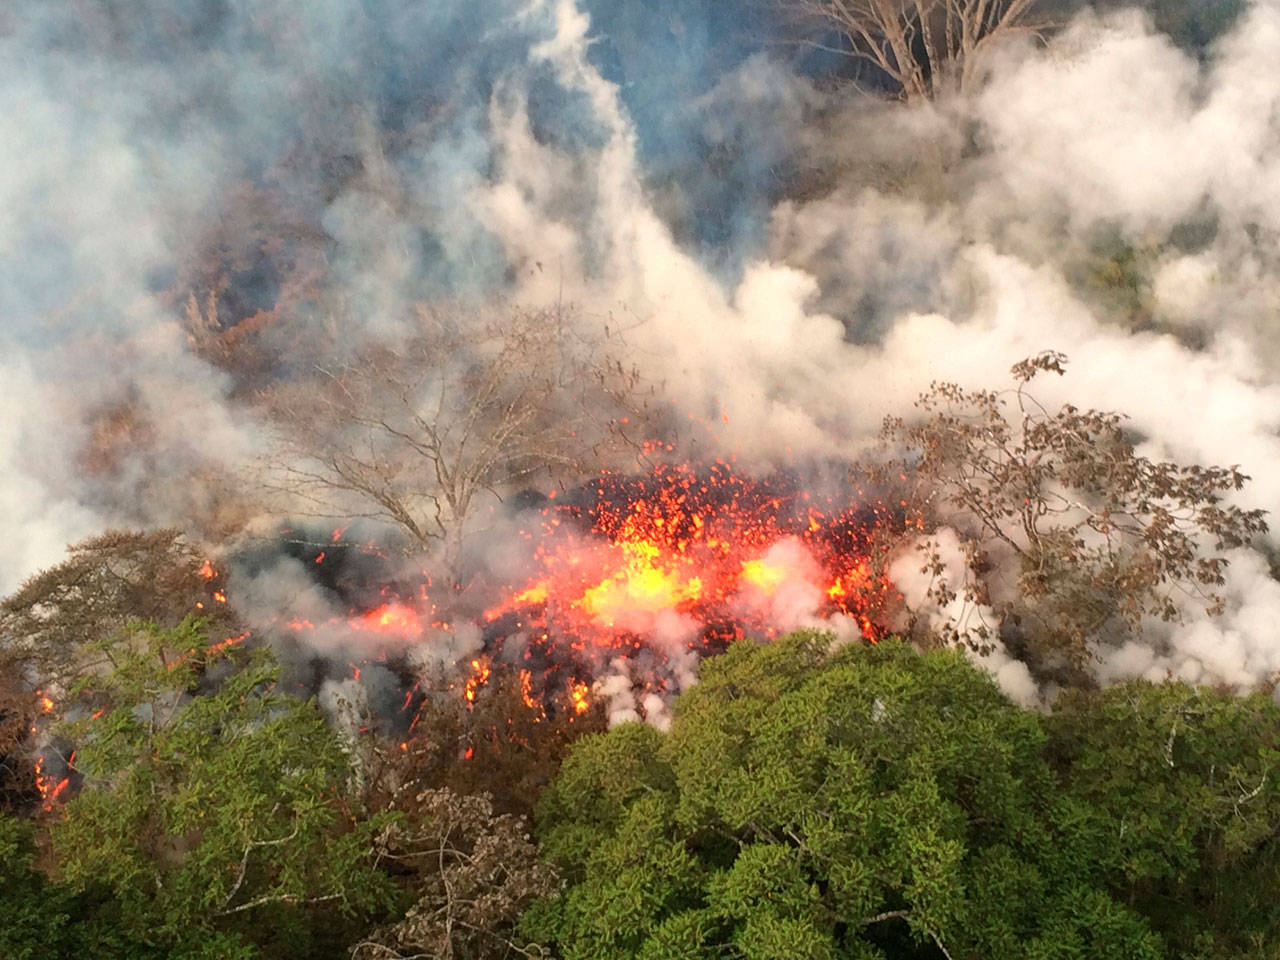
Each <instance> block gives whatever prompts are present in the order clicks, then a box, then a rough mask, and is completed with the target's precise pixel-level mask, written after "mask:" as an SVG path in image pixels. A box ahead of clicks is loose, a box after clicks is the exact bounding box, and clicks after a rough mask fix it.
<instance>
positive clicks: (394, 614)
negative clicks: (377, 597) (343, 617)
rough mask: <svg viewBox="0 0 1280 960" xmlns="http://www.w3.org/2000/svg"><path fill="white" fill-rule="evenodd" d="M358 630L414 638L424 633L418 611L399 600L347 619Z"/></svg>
mask: <svg viewBox="0 0 1280 960" xmlns="http://www.w3.org/2000/svg"><path fill="white" fill-rule="evenodd" d="M347 622H348V623H349V624H350V625H351V626H352V627H353V628H355V629H356V630H369V631H372V632H374V633H385V634H389V635H391V636H397V637H401V638H403V639H405V640H414V639H416V638H418V637H421V636H422V634H423V627H422V620H421V618H420V617H419V616H418V611H417V610H415V609H414V608H413V607H410V606H408V605H407V604H404V603H400V602H398V601H388V602H387V603H384V604H382V605H381V606H378V607H374V608H373V609H372V610H370V611H369V612H368V613H362V614H357V615H356V616H353V617H351V618H350V619H349V620H348V621H347Z"/></svg>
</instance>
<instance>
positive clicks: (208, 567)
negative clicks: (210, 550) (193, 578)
mask: <svg viewBox="0 0 1280 960" xmlns="http://www.w3.org/2000/svg"><path fill="white" fill-rule="evenodd" d="M217 575H218V571H217V570H215V569H213V564H212V563H210V562H209V561H208V560H205V561H204V562H203V563H201V564H200V576H202V577H204V579H206V580H212V579H213V578H214V577H216V576H217Z"/></svg>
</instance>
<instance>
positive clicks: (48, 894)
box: [0, 816, 163, 960]
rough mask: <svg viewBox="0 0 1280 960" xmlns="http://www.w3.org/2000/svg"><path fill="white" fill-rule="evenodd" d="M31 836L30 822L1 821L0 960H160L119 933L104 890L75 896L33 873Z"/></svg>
mask: <svg viewBox="0 0 1280 960" xmlns="http://www.w3.org/2000/svg"><path fill="white" fill-rule="evenodd" d="M35 833H36V831H35V830H34V828H33V827H32V825H31V824H30V823H26V822H20V821H17V820H14V819H11V818H9V817H5V816H0V917H3V922H0V957H3V958H4V960H48V958H50V957H92V958H94V960H115V958H119V960H147V958H155V960H160V958H161V957H162V956H163V954H161V953H160V952H158V951H156V950H153V949H151V948H149V947H147V946H146V945H144V944H141V943H138V942H136V941H131V940H130V939H129V938H128V937H127V936H126V935H125V934H124V933H123V931H121V930H120V929H119V927H118V925H117V923H116V918H115V915H114V910H113V909H112V907H113V905H112V902H111V898H110V894H109V892H108V891H106V890H103V889H102V888H101V887H97V886H91V887H89V888H87V889H84V890H79V891H77V890H75V889H73V888H71V887H70V886H68V885H66V884H61V883H57V882H55V881H52V880H50V879H49V878H47V877H46V876H45V875H44V874H42V873H40V872H39V871H37V870H36V869H34V867H33V861H34V859H35V857H36V850H35V846H34V839H35Z"/></svg>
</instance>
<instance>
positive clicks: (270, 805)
mask: <svg viewBox="0 0 1280 960" xmlns="http://www.w3.org/2000/svg"><path fill="white" fill-rule="evenodd" d="M144 632H146V633H147V634H148V636H149V643H148V644H147V645H146V646H145V648H143V649H140V648H139V647H138V645H137V644H136V643H132V644H130V645H128V646H126V647H125V648H124V649H120V648H116V649H115V650H112V651H110V655H111V656H112V658H113V659H114V669H113V670H112V671H110V672H109V673H107V674H105V675H102V676H91V677H89V678H87V679H86V680H85V681H83V682H82V684H81V689H80V690H78V691H77V694H78V695H79V696H81V697H83V698H84V700H85V702H87V703H89V704H90V705H91V706H92V707H93V708H95V709H94V712H93V713H92V714H91V715H89V716H87V717H85V718H84V719H82V720H80V721H78V722H75V723H72V724H69V725H68V726H67V728H66V730H65V733H66V734H67V736H68V737H69V738H70V739H71V740H72V741H73V742H74V743H76V745H77V750H76V754H75V768H76V770H77V771H78V772H79V774H80V775H81V776H83V778H84V780H83V787H82V789H81V790H80V792H79V793H78V795H77V796H75V797H74V798H73V799H72V800H70V802H68V803H67V805H66V808H65V810H64V812H63V814H62V816H61V817H60V818H59V819H58V820H57V821H56V822H55V823H53V824H52V826H51V838H52V849H53V853H54V855H55V858H56V864H57V873H58V875H59V876H60V877H61V879H62V880H63V881H64V882H65V884H66V885H67V886H68V888H69V889H70V890H72V891H76V892H80V891H86V890H89V889H92V888H106V889H108V890H109V891H110V892H111V894H112V896H113V898H114V901H115V905H114V909H115V910H117V911H118V926H119V929H120V931H122V933H123V934H124V935H126V936H127V937H129V938H132V939H135V940H137V941H139V942H142V943H147V944H151V945H153V946H155V947H157V948H163V952H164V955H166V956H170V957H219V958H227V957H252V956H259V955H271V954H273V953H277V952H278V953H279V954H280V955H286V956H307V955H309V952H310V948H309V946H308V944H307V942H306V936H307V933H308V931H309V930H311V931H314V930H316V929H318V926H317V925H315V924H312V923H309V922H308V911H313V910H324V911H325V913H326V917H327V916H328V915H329V914H332V920H330V919H326V922H325V924H323V926H325V927H328V928H330V929H331V930H333V931H337V930H338V929H339V928H340V927H341V923H339V922H338V918H339V917H341V916H343V915H348V916H349V915H352V914H354V913H357V912H360V911H365V910H368V909H370V908H373V907H376V906H378V905H380V904H384V903H386V902H387V901H388V900H389V897H390V895H391V893H390V886H389V882H388V880H387V879H386V877H385V876H384V875H383V874H382V873H381V872H379V871H378V870H377V869H376V864H375V863H374V855H373V843H372V836H371V834H372V832H373V830H375V829H377V828H378V826H379V823H378V821H377V818H374V819H373V820H364V819H362V818H359V817H358V816H356V815H355V814H354V813H353V812H352V808H351V806H350V804H349V801H348V797H349V793H348V773H349V764H348V759H347V757H346V756H345V755H344V754H343V752H342V750H341V749H340V747H339V745H338V741H337V739H336V737H335V735H334V734H333V732H332V731H331V730H330V729H329V728H328V727H327V726H326V724H325V722H324V720H323V718H322V717H321V716H320V714H319V712H318V711H317V710H316V709H315V707H314V705H313V704H311V703H309V702H306V701H303V700H300V699H298V698H296V697H292V696H288V695H286V694H284V693H281V692H280V691H279V690H278V689H277V686H276V685H277V680H278V671H277V668H276V666H275V665H274V663H273V662H272V661H271V658H270V655H269V653H268V652H267V651H264V650H253V651H248V650H244V649H242V648H240V647H238V646H236V645H228V644H226V643H225V642H224V643H220V644H210V643H209V642H208V640H207V639H206V637H205V636H204V635H203V633H202V632H201V628H200V625H199V624H198V623H193V622H190V621H188V622H186V623H184V624H182V625H180V626H179V627H177V628H175V629H172V630H160V629H159V628H150V629H149V630H146V631H144Z"/></svg>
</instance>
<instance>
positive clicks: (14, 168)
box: [0, 0, 1280, 709]
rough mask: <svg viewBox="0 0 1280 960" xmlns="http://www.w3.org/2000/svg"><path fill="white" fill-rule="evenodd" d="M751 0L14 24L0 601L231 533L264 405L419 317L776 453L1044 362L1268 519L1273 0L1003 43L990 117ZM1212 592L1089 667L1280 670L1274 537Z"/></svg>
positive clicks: (5, 178) (2, 41) (1277, 360)
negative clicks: (902, 90)
mask: <svg viewBox="0 0 1280 960" xmlns="http://www.w3.org/2000/svg"><path fill="white" fill-rule="evenodd" d="M729 6H730V5H728V4H714V3H707V2H693V0H689V2H685V3H679V4H673V5H671V12H670V14H669V15H668V16H666V17H661V18H660V17H645V18H639V19H637V18H636V17H635V15H634V10H635V6H634V4H626V3H623V2H621V0H613V2H607V0H596V2H592V3H585V2H584V3H575V2H573V0H534V2H529V3H517V2H515V0H497V2H493V3H487V4H475V3H462V2H454V0H440V2H437V3H432V4H421V3H411V2H408V0H404V2H401V0H393V2H389V3H386V4H382V5H380V6H379V9H378V13H377V14H376V15H375V14H373V13H371V12H369V10H368V9H367V8H366V7H365V6H364V5H362V4H358V3H356V2H354V0H320V2H316V3H309V4H306V5H303V6H298V5H296V4H284V3H281V2H277V0H190V2H184V3H176V4H175V3H172V2H163V3H162V2H159V0H155V2H145V3H136V2H135V3H130V4H124V3H118V2H109V0H102V2H99V3H96V4H89V5H87V6H86V5H72V4H65V5H59V4H49V5H29V8H25V9H21V10H18V11H16V12H14V13H11V14H9V15H8V18H7V20H6V21H5V23H4V24H3V25H2V26H0V118H3V119H0V144H2V145H3V146H0V171H3V173H2V175H0V211H2V212H0V252H3V254H4V257H3V258H2V260H0V345H2V346H3V350H4V354H3V356H4V360H3V361H2V369H3V373H4V376H3V378H2V381H0V382H3V387H0V390H3V397H4V408H5V410H6V412H7V413H8V414H9V417H8V418H7V423H6V425H5V426H4V427H3V428H0V465H2V466H3V474H2V476H3V479H2V480H0V507H3V508H4V509H3V511H2V512H0V516H3V518H4V519H3V520H0V524H3V533H4V534H6V537H5V539H6V542H8V543H10V544H11V545H13V546H12V547H11V549H10V550H8V551H6V553H5V555H4V557H3V559H0V588H4V589H9V588H12V587H13V586H14V585H16V583H17V582H18V581H19V580H20V579H21V578H22V577H24V576H26V575H28V574H30V573H31V572H33V571H34V570H35V569H36V568H37V567H39V566H42V565H47V564H49V563H52V562H53V561H55V560H56V559H57V555H58V553H59V551H60V548H61V545H62V544H64V543H65V542H67V541H69V540H72V539H75V538H78V537H81V536H84V535H87V534H89V533H92V532H95V531H96V530H99V529H101V528H102V527H104V526H109V525H119V524H161V523H174V522H177V523H179V524H181V525H184V526H187V527H188V528H192V527H194V528H196V530H197V531H198V532H200V533H203V534H204V535H205V536H207V537H208V538H210V539H218V538H220V537H221V536H223V535H225V534H226V533H227V532H228V531H231V530H244V529H246V528H247V527H250V526H251V525H252V523H253V522H254V521H255V520H257V519H258V515H259V514H260V513H261V511H262V509H263V508H262V507H261V505H260V504H258V503H257V502H255V501H254V500H253V498H252V497H248V496H246V495H245V493H244V491H243V489H241V488H242V487H243V484H239V485H238V484H237V480H238V479H241V478H243V476H244V474H245V471H246V469H247V466H246V465H247V464H248V463H249V462H250V461H251V460H252V459H254V458H261V457H263V456H266V457H270V456H271V453H272V449H271V447H270V442H269V439H268V438H269V434H268V432H267V431H266V430H265V429H264V427H263V425H262V422H261V417H260V413H259V411H258V410H257V409H256V408H255V406H254V401H253V398H254V395H255V392H256V391H257V390H259V389H261V388H263V387H266V386H270V385H272V384H273V383H279V382H287V381H289V380H291V379H293V378H295V377H299V376H301V371H304V370H305V369H307V367H308V366H309V365H310V364H313V363H314V362H316V360H317V355H318V354H319V353H320V352H321V351H323V350H329V349H332V350H339V351H341V350H346V349H349V348H351V347H352V346H353V345H357V344H362V343H368V342H370V341H381V342H385V343H386V344H388V345H391V346H394V345H395V343H396V342H397V340H398V338H400V337H402V336H404V334H405V330H404V318H405V316H406V315H408V313H409V311H410V309H411V307H412V305H413V304H415V303H418V302H426V303H448V304H450V305H453V306H455V307H458V306H459V305H461V307H462V308H463V309H471V310H474V311H475V313H476V315H477V316H481V315H484V314H485V313H486V312H487V311H490V310H491V309H492V307H491V305H492V304H493V303H494V302H496V301H497V300H501V301H502V302H517V303H522V304H530V305H534V306H539V305H541V306H549V305H556V304H563V303H572V304H574V305H576V306H577V307H578V308H579V310H578V311H577V312H576V313H575V314H574V316H575V319H574V322H575V323H579V324H581V325H582V328H583V332H584V334H589V335H590V336H592V337H596V336H600V335H601V334H602V332H603V331H604V330H605V328H608V330H609V333H610V336H615V337H616V336H621V337H623V338H625V341H626V342H627V344H628V356H629V357H630V358H631V359H632V361H633V362H634V363H635V364H636V365H637V366H638V367H639V368H640V369H641V370H642V372H643V373H644V374H645V375H646V377H648V378H649V379H650V380H651V382H653V383H655V384H659V385H661V390H662V394H663V397H662V399H663V402H664V403H665V404H667V405H668V406H669V408H670V411H671V413H672V422H675V423H678V424H680V425H681V427H680V431H679V436H678V437H677V438H673V439H674V440H675V441H676V442H677V444H678V447H679V450H680V452H681V454H683V455H685V456H688V457H690V458H693V459H697V458H700V457H714V456H721V455H736V456H738V457H740V458H741V460H742V462H744V463H746V464H749V465H751V467H752V468H754V469H759V470H761V471H765V470H768V469H770V468H773V467H777V466H788V465H792V464H795V463H797V462H805V461H808V460H814V461H818V460H821V461H830V460H839V459H841V458H847V457H852V456H854V455H856V454H857V453H858V452H859V451H860V450H861V449H863V448H864V446H865V445H866V444H867V442H868V441H869V439H870V438H871V437H872V436H873V435H874V433H875V431H876V429H877V427H878V425H879V423H880V420H881V418H882V417H883V416H884V415H885V414H886V413H900V412H903V411H904V410H905V409H906V408H908V407H909V405H910V403H911V401H912V399H913V398H914V396H915V395H916V394H917V393H918V392H919V391H920V390H922V389H923V388H924V387H926V386H927V384H928V382H929V381H930V380H932V379H938V378H941V379H951V380H957V381H959V382H961V383H962V384H964V385H966V386H990V385H998V384H1001V383H1003V382H1005V380H1006V378H1007V370H1008V367H1009V365H1010V364H1011V363H1013V362H1014V361H1016V360H1018V359H1020V358H1022V357H1024V356H1026V355H1029V354H1032V353H1035V352H1038V351H1039V350H1041V349H1045V348H1057V349H1063V350H1065V351H1066V352H1067V353H1069V355H1070V357H1071V372H1070V374H1069V376H1068V377H1066V378H1064V379H1063V380H1062V381H1061V382H1055V383H1053V384H1047V385H1046V389H1045V390H1044V392H1043V396H1042V399H1044V400H1046V401H1048V402H1051V403H1057V402H1065V401H1067V400H1069V401H1070V402H1072V403H1074V404H1076V405H1078V406H1082V407H1087V406H1095V407H1100V408H1104V409H1116V410H1121V411H1124V412H1126V413H1128V414H1129V415H1130V416H1131V417H1132V423H1133V426H1134V428H1135V429H1136V430H1137V431H1138V432H1139V433H1140V434H1141V435H1142V436H1143V437H1144V438H1145V439H1144V442H1143V446H1142V450H1141V452H1143V453H1145V454H1148V455H1151V456H1155V457H1160V458H1175V459H1180V460H1187V461H1198V462H1204V463H1222V464H1230V463H1239V464H1240V465H1241V466H1242V467H1243V469H1244V470H1245V471H1246V472H1248V473H1251V474H1252V475H1253V477H1254V480H1253V482H1252V483H1251V484H1250V486H1249V487H1248V488H1247V489H1246V491H1245V492H1244V493H1243V494H1242V496H1241V503H1242V504H1243V505H1245V506H1261V507H1265V508H1267V509H1270V510H1272V511H1273V512H1274V511H1276V510H1277V508H1280V474H1276V473H1275V471H1274V470H1273V465H1274V464H1275V463H1277V462H1280V442H1278V440H1277V434H1278V428H1280V349H1277V343H1276V326H1275V322H1274V314H1275V305H1276V303H1277V302H1280V288H1277V281H1276V279H1275V277H1276V276H1277V275H1278V274H1277V270H1276V267H1277V265H1278V264H1277V261H1278V260H1280V243H1278V240H1280V170H1278V169H1277V165H1278V164H1280V143H1278V142H1277V140H1278V138H1280V134H1278V133H1277V129H1278V128H1277V124H1276V119H1275V117H1276V113H1277V109H1280V104H1278V103H1277V98H1278V97H1280V93H1277V91H1280V76H1277V73H1278V72H1280V57H1277V56H1276V52H1277V50H1280V6H1278V5H1277V4H1276V3H1275V2H1273V0H1259V2H1255V3H1254V5H1253V6H1252V7H1250V8H1249V9H1248V10H1247V12H1246V13H1245V15H1244V16H1243V17H1242V18H1241V20H1240V22H1239V23H1238V24H1237V25H1236V26H1235V28H1234V29H1233V30H1232V31H1231V32H1230V33H1229V34H1227V35H1226V36H1224V37H1222V38H1221V39H1220V40H1218V41H1217V42H1216V43H1215V44H1214V45H1213V46H1212V48H1211V49H1209V50H1208V51H1207V54H1206V56H1205V58H1204V60H1203V61H1201V60H1198V59H1197V58H1196V57H1194V56H1192V55H1190V54H1188V53H1186V52H1184V51H1182V50H1180V49H1179V48H1178V47H1177V46H1176V45H1175V44H1174V43H1173V42H1172V41H1171V40H1170V39H1168V38H1167V37H1165V36H1164V35H1162V34H1160V33H1159V32H1158V31H1156V30H1155V29H1154V27H1153V26H1152V25H1151V24H1150V23H1149V22H1148V21H1147V20H1145V19H1144V18H1143V16H1142V15H1140V14H1138V13H1135V12H1132V11H1120V12H1118V13H1115V14H1112V15H1107V16H1101V15H1097V14H1094V13H1091V12H1088V11H1086V12H1085V13H1082V14H1081V15H1079V16H1078V17H1077V18H1076V19H1075V20H1073V21H1072V22H1071V23H1070V24H1069V25H1068V26H1066V27H1065V29H1063V30H1062V31H1061V33H1060V34H1059V35H1058V36H1056V37H1054V38H1053V39H1052V40H1051V41H1050V42H1049V44H1048V45H1047V46H1046V47H1044V48H1034V47H1031V46H1017V45H1013V46H1010V47H1009V48H1007V49H1005V50H1003V51H1001V52H1000V56H999V57H998V59H997V60H996V61H994V62H993V63H992V64H991V75H990V78H989V82H988V84H987V86H986V87H985V89H984V90H983V91H982V92H981V93H980V94H979V95H978V96H976V97H974V98H972V99H970V100H968V101H964V102H953V103H948V104H942V105H939V106H936V107H922V108H912V109H907V108H903V107H900V106H898V105H886V104H882V103H879V102H877V101H874V100H873V99H870V98H867V97H862V96H859V95H857V94H854V93H851V92H849V91H848V90H847V89H843V88H841V89H836V90H833V88H832V84H831V83H829V82H828V81H829V80H830V79H831V71H832V69H833V68H832V67H831V65H830V64H823V63H820V62H815V61H814V60H812V59H805V58H801V57H791V56H783V55H782V54H781V53H780V52H779V46H778V45H777V44H776V43H774V42H773V41H774V40H776V35H775V34H774V33H773V31H774V25H772V24H770V23H768V22H763V21H762V22H761V23H759V24H756V25H755V27H756V28H758V31H757V34H744V32H743V31H742V30H741V29H729V28H728V25H727V20H728V19H729V18H730V14H729V13H728V12H726V11H727V8H728V7H729ZM673 65H674V67H673ZM673 107H674V110H673V109H672V108H673ZM673 112H674V114H675V116H674V117H672V116H671V114H672V113H673ZM263 198H270V202H269V203H268V202H265V201H264V200H263ZM1109 264H1110V266H1108V265H1109ZM1117 264H1119V266H1118V267H1117V266H1116V265H1117ZM1108 269H1113V270H1114V269H1119V270H1121V273H1122V280H1123V284H1121V286H1123V287H1124V296H1123V298H1119V299H1118V297H1119V295H1118V294H1117V293H1116V291H1115V290H1114V289H1112V288H1108V287H1106V285H1105V284H1102V283H1100V282H1099V281H1098V278H1099V277H1102V276H1105V275H1106V270H1108ZM1114 286H1115V285H1113V287H1114ZM192 304H194V310H193V308H192ZM236 337H240V338H241V339H240V340H236V339H235V338H236ZM243 342H250V343H252V344H253V347H254V350H255V351H256V352H255V353H254V354H253V359H252V362H250V361H249V360H247V359H245V356H247V354H246V353H244V352H243V349H244V348H243ZM228 343H230V344H232V346H227V344H228ZM237 343H239V344H241V346H240V347H235V344H237ZM233 347H234V349H238V350H241V351H242V352H241V353H235V354H234V356H235V357H237V358H239V359H238V360H236V362H231V361H229V360H227V356H228V354H226V353H225V352H222V353H220V352H219V351H225V350H232V349H233ZM1272 546H1275V544H1274V543H1273V544H1272ZM506 549H507V548H505V547H502V546H500V545H499V546H497V547H495V550H506ZM506 562H507V561H502V563H506ZM498 565H499V566H500V565H501V563H499V564H498ZM508 565H509V564H508ZM286 566H287V565H286ZM256 576H257V580H256V581H254V582H253V583H251V584H248V585H246V587H245V595H246V596H247V597H249V598H250V600H251V603H252V604H253V605H255V607H261V608H262V609H263V610H264V611H265V610H267V609H268V608H270V607H272V606H273V605H279V604H280V603H283V602H285V600H287V598H288V597H294V598H295V599H297V598H302V599H303V600H305V603H304V604H303V605H304V606H306V604H311V606H314V607H315V612H316V615H317V616H321V615H322V614H324V615H328V614H329V613H330V612H331V611H327V610H325V609H324V608H323V606H324V603H325V602H327V601H326V600H325V598H324V597H322V596H313V595H312V594H311V593H309V592H308V591H309V589H310V588H309V587H308V586H307V584H306V583H305V578H303V577H301V576H300V575H299V574H298V571H296V570H292V568H288V569H286V568H280V569H274V568H273V569H271V570H266V571H259V572H258V573H257V574H256ZM1230 577H1231V581H1230V583H1229V587H1228V596H1229V599H1230V601H1231V603H1230V607H1229V610H1228V612H1227V615H1226V616H1225V617H1224V618H1223V619H1221V620H1218V621H1208V620H1202V619H1200V618H1197V617H1195V616H1193V618H1192V622H1190V623H1189V624H1187V625H1185V626H1183V627H1177V628H1173V629H1171V630H1169V631H1166V632H1164V633H1158V634H1156V635H1155V636H1154V639H1153V641H1152V643H1151V644H1149V645H1147V646H1144V647H1142V648H1133V647H1126V648H1121V649H1117V650H1109V651H1106V652H1105V656H1104V659H1103V662H1102V664H1101V665H1100V667H1099V675H1100V677H1102V678H1104V679H1109V678H1113V677H1118V676H1122V675H1127V674H1134V673H1137V674H1144V675H1155V674H1157V673H1161V674H1162V673H1164V672H1169V673H1173V674H1174V675H1177V676H1181V677H1185V678H1187V679H1195V680H1200V681H1205V682H1221V683H1226V684H1232V685H1236V686H1242V687H1243V686H1247V685H1249V684H1251V683H1260V682H1264V681H1266V680H1267V679H1268V678H1269V677H1270V676H1272V675H1273V674H1274V673H1275V672H1276V671H1277V670H1280V653H1275V652H1273V648H1275V647H1276V645H1274V644H1273V643H1272V642H1271V641H1270V640H1269V638H1268V626H1267V625H1268V624H1270V623H1274V622H1275V620H1276V619H1277V615H1280V589H1277V587H1276V583H1275V581H1274V579H1273V578H1272V577H1271V575H1270V571H1269V566H1268V565H1267V563H1266V561H1265V558H1263V557H1262V556H1261V555H1260V554H1256V553H1250V552H1244V553H1241V554H1240V555H1239V556H1237V557H1236V558H1234V560H1233V564H1232V567H1231V568H1230ZM299 602H302V601H299ZM307 609H311V607H307ZM335 642H338V641H335ZM474 642H475V639H474V638H468V639H467V642H461V641H460V646H462V647H467V648H468V649H470V648H471V646H472V645H473V644H474ZM994 667H995V669H996V671H997V673H998V675H1001V676H1007V677H1008V678H1009V686H1010V689H1011V690H1013V691H1014V692H1015V693H1017V694H1018V695H1019V696H1021V697H1023V698H1024V699H1025V697H1026V695H1027V690H1026V678H1025V677H1024V676H1023V674H1022V673H1021V672H1019V670H1018V669H1017V667H1016V666H1009V665H1008V664H1005V663H1000V664H994ZM620 709H621V708H620Z"/></svg>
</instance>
